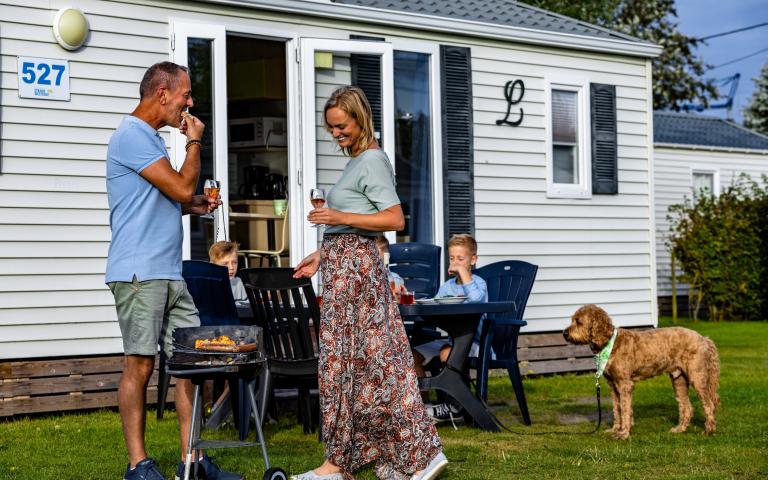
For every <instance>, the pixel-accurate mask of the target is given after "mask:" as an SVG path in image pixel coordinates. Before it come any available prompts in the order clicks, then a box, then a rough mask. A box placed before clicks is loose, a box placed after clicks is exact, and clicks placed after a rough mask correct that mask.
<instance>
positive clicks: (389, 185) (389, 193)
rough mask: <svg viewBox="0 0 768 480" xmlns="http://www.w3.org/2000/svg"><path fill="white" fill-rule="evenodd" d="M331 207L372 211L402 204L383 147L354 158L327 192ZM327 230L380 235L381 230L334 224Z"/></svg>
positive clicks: (351, 211) (390, 165)
mask: <svg viewBox="0 0 768 480" xmlns="http://www.w3.org/2000/svg"><path fill="white" fill-rule="evenodd" d="M326 201H327V202H328V208H332V209H334V210H339V211H341V212H349V213H365V214H371V213H376V212H380V211H382V210H386V209H387V208H389V207H393V206H395V205H400V199H399V198H398V197H397V191H396V190H395V172H394V171H393V170H392V164H390V163H389V159H388V158H387V154H386V153H384V151H383V150H377V149H370V150H366V151H364V152H363V153H361V154H360V155H358V156H356V157H352V158H351V159H350V160H349V162H347V165H346V166H345V167H344V172H342V174H341V178H340V179H339V181H338V182H336V185H334V186H333V188H331V189H330V191H328V195H326ZM325 233H326V234H328V233H357V234H360V235H369V236H378V235H381V232H375V231H371V230H363V229H360V228H354V227H350V226H349V225H331V226H329V227H327V228H326V229H325Z"/></svg>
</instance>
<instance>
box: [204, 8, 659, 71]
mask: <svg viewBox="0 0 768 480" xmlns="http://www.w3.org/2000/svg"><path fill="white" fill-rule="evenodd" d="M200 1H202V2H203V3H214V4H222V5H230V6H240V7H250V8H259V9H263V10H269V11H274V12H281V13H293V14H296V13H299V14H302V15H309V16H315V17H321V18H334V19H339V20H351V21H358V22H362V23H368V24H375V25H387V26H397V27H405V28H410V29H421V30H428V31H432V32H440V33H453V34H461V35H467V36H471V37H478V38H489V39H494V40H505V41H515V42H520V43H527V44H531V45H540V46H547V47H560V48H570V49H576V50H585V51H591V52H600V53H611V54H620V55H628V56H633V57H642V58H654V57H657V56H659V54H660V53H661V50H662V49H661V47H659V46H658V45H654V44H649V43H644V42H642V41H639V40H619V39H608V38H602V37H590V36H587V35H576V34H570V33H561V32H551V31H546V30H536V29H531V28H523V27H510V26H503V25H498V24H493V23H484V22H476V21H472V20H464V19H453V18H447V17H438V16H434V15H424V14H420V13H413V12H398V11H395V10H385V9H379V8H371V7H364V6H359V5H346V4H339V3H331V2H330V1H328V2H327V3H326V2H321V1H317V0H200ZM526 6H527V5H526ZM531 8H534V7H531ZM361 12H375V15H372V16H368V17H366V16H365V15H361ZM566 18H568V17H566ZM571 20H573V19H571ZM573 21H577V20H573ZM589 25H591V24H589ZM612 33H616V34H617V35H621V33H618V32H612ZM629 38H634V37H629Z"/></svg>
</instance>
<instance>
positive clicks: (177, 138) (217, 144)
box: [170, 19, 230, 260]
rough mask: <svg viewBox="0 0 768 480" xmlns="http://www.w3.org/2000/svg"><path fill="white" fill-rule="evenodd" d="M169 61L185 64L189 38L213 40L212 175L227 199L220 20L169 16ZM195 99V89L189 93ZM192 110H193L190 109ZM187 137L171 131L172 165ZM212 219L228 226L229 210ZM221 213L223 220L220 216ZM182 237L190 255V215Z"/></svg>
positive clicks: (185, 252)
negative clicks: (188, 19) (185, 18)
mask: <svg viewBox="0 0 768 480" xmlns="http://www.w3.org/2000/svg"><path fill="white" fill-rule="evenodd" d="M170 22H171V37H170V38H171V41H172V42H173V43H172V44H171V45H172V47H173V48H171V60H172V61H173V62H175V63H177V64H179V65H184V66H188V65H189V62H188V60H189V58H188V50H187V39H188V38H205V39H208V40H213V64H212V65H211V67H212V70H211V74H212V75H213V92H212V94H213V112H212V113H213V125H210V126H209V128H213V135H214V137H213V143H214V145H213V147H214V153H213V174H214V176H215V177H216V178H217V179H218V180H220V181H221V192H220V195H221V198H223V199H225V200H226V199H228V198H229V187H230V186H229V183H228V181H227V175H226V173H227V168H228V167H227V151H228V144H227V66H226V60H227V55H226V51H227V50H226V42H227V31H226V28H225V27H224V24H222V23H197V22H188V21H184V20H179V19H171V20H170ZM192 98H194V92H192ZM193 111H194V110H193ZM185 142H186V137H184V135H182V134H181V133H180V132H179V131H178V130H177V129H173V130H171V155H170V157H171V159H172V160H173V162H172V165H174V167H175V168H176V169H177V170H178V169H181V167H182V165H183V164H184V161H185V159H186V151H185V149H184V148H183V146H184V144H185ZM215 215H216V219H215V220H214V221H215V222H222V221H223V224H224V225H229V211H228V210H226V209H224V208H222V209H219V211H218V212H217V213H216V214H215ZM220 215H223V220H222V219H221V218H219V216H220ZM182 227H183V229H184V239H183V241H182V258H183V259H184V260H188V259H189V258H191V250H192V242H191V239H190V219H189V215H184V216H183V217H182Z"/></svg>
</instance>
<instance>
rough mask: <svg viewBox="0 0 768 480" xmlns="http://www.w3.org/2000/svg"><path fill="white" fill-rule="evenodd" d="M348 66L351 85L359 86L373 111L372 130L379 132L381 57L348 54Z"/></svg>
mask: <svg viewBox="0 0 768 480" xmlns="http://www.w3.org/2000/svg"><path fill="white" fill-rule="evenodd" d="M350 67H351V68H352V85H354V86H356V87H360V88H361V89H362V90H363V93H365V96H366V97H368V103H370V104H371V112H372V113H373V130H374V131H376V132H379V134H381V57H379V56H378V55H363V54H356V53H353V54H351V55H350ZM379 140H380V141H381V140H382V139H381V138H380V139H379Z"/></svg>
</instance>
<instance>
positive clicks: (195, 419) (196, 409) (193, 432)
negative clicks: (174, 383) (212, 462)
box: [184, 384, 202, 480]
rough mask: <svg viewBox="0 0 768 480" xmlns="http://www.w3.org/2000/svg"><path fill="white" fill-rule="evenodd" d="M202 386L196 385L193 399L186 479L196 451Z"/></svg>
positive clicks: (185, 469)
mask: <svg viewBox="0 0 768 480" xmlns="http://www.w3.org/2000/svg"><path fill="white" fill-rule="evenodd" d="M200 387H201V386H200V385H199V384H197V385H195V398H194V399H193V400H192V419H191V420H190V421H189V440H188V441H189V444H188V445H187V457H186V459H185V460H184V480H189V471H190V467H191V466H192V453H193V452H194V450H193V449H192V446H193V445H194V444H195V442H196V441H197V436H198V433H197V432H198V429H197V424H198V423H200V421H201V413H202V411H201V410H200V394H201V392H200Z"/></svg>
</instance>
